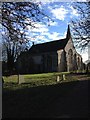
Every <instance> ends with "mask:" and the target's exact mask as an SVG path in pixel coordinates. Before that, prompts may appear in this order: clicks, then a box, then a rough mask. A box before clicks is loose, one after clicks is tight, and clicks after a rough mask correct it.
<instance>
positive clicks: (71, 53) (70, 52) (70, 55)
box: [68, 49, 73, 63]
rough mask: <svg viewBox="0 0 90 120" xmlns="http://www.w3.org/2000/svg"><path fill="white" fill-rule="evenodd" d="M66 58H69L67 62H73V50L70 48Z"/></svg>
mask: <svg viewBox="0 0 90 120" xmlns="http://www.w3.org/2000/svg"><path fill="white" fill-rule="evenodd" d="M68 58H69V63H72V62H73V51H72V49H70V50H69V51H68Z"/></svg>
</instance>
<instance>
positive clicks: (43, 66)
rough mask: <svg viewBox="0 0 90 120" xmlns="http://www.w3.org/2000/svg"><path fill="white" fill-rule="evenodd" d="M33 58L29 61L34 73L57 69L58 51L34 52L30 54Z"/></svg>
mask: <svg viewBox="0 0 90 120" xmlns="http://www.w3.org/2000/svg"><path fill="white" fill-rule="evenodd" d="M29 57H30V59H32V60H31V61H30V63H29V65H30V66H32V67H33V68H32V67H30V68H32V70H31V69H30V70H29V71H31V72H32V73H42V72H54V71H57V53H56V52H48V53H41V54H37V55H35V54H33V55H30V56H29Z"/></svg>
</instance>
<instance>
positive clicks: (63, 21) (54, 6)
mask: <svg viewBox="0 0 90 120" xmlns="http://www.w3.org/2000/svg"><path fill="white" fill-rule="evenodd" d="M27 1H29V0H27ZM37 1H38V2H40V0H36V2H37ZM59 1H62V0H43V1H42V2H40V6H39V7H40V8H41V9H42V11H43V12H44V13H45V14H46V15H48V16H49V17H50V18H52V20H54V22H53V21H49V23H48V22H47V24H43V23H35V25H36V27H37V28H34V29H31V27H30V26H27V32H26V34H27V36H28V39H29V40H30V41H32V42H33V41H34V43H35V44H38V43H43V42H49V41H54V40H59V39H63V38H65V37H66V33H67V27H68V24H70V21H71V20H72V19H74V18H77V17H78V18H79V14H78V11H77V10H76V9H74V8H73V7H72V2H70V0H67V1H69V2H59ZM80 1H81V0H80ZM82 1H85V0H82ZM26 21H29V19H28V20H27V19H26ZM77 51H78V52H79V53H80V51H79V50H78V49H77ZM80 54H81V55H82V57H83V61H85V60H87V59H88V54H87V51H86V50H85V51H84V52H83V53H80Z"/></svg>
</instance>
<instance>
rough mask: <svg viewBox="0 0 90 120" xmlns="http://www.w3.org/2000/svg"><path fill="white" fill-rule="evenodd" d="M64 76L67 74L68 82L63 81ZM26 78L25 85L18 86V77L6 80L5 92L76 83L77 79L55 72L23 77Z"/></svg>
mask: <svg viewBox="0 0 90 120" xmlns="http://www.w3.org/2000/svg"><path fill="white" fill-rule="evenodd" d="M62 74H65V77H66V80H62ZM57 75H59V76H60V81H59V82H57ZM21 76H23V78H24V83H22V84H18V76H17V75H12V76H9V77H5V76H4V77H3V78H4V86H3V88H4V90H5V89H6V90H7V89H9V90H16V89H22V88H25V87H27V88H30V87H36V86H43V85H53V84H58V83H62V82H69V81H76V80H77V79H76V78H75V77H73V76H72V75H70V74H69V73H68V72H60V73H59V72H55V73H43V74H28V75H21Z"/></svg>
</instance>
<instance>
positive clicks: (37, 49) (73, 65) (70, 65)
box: [17, 25, 83, 73]
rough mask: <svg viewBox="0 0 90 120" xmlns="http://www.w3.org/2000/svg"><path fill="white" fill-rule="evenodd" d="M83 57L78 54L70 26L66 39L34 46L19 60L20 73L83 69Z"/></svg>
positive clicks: (21, 55)
mask: <svg viewBox="0 0 90 120" xmlns="http://www.w3.org/2000/svg"><path fill="white" fill-rule="evenodd" d="M82 65H83V63H82V57H81V55H80V54H78V53H77V51H76V49H75V47H74V44H73V41H72V37H71V33H70V27H69V25H68V29H67V34H66V38H65V39H60V40H55V41H51V42H46V43H42V44H36V45H32V47H31V48H30V49H29V50H28V51H25V52H22V53H21V54H20V56H19V57H18V59H17V66H18V70H19V73H44V72H64V71H76V70H81V69H82Z"/></svg>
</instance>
